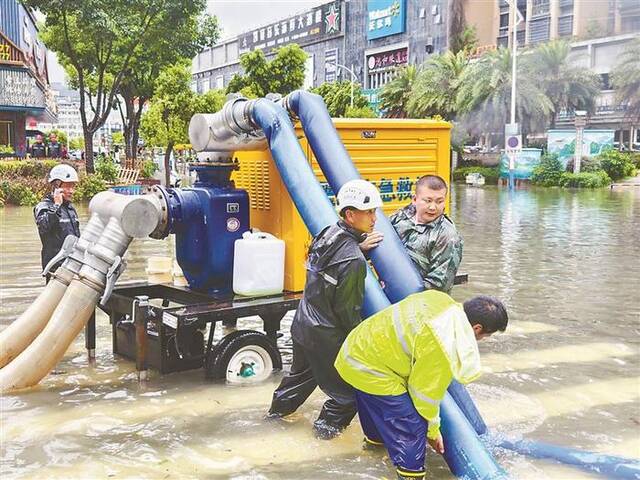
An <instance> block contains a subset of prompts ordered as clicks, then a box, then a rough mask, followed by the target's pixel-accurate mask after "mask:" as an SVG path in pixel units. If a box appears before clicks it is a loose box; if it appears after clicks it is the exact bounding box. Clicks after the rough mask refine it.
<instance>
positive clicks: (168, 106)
mask: <svg viewBox="0 0 640 480" xmlns="http://www.w3.org/2000/svg"><path fill="white" fill-rule="evenodd" d="M224 100H225V98H224V95H223V94H222V92H220V91H217V90H210V91H208V92H207V93H205V94H203V95H197V94H196V93H194V92H193V91H192V90H191V71H190V64H189V63H187V62H181V63H178V64H176V65H172V66H170V67H166V68H165V69H163V70H162V71H161V72H160V75H159V76H158V80H157V84H156V92H155V95H154V97H153V99H152V100H151V103H150V107H149V110H148V111H147V112H146V113H144V114H143V116H142V120H141V123H140V130H141V134H142V136H143V138H144V139H145V141H146V143H148V144H150V145H156V146H164V147H165V154H164V171H165V181H166V184H167V185H168V184H169V172H170V168H169V158H170V156H171V152H172V150H173V147H174V145H176V144H179V143H189V133H188V129H189V121H190V120H191V117H192V116H193V114H194V113H198V112H201V113H203V112H204V113H210V112H216V111H218V110H220V109H221V108H222V105H223V104H224Z"/></svg>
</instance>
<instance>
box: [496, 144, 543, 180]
mask: <svg viewBox="0 0 640 480" xmlns="http://www.w3.org/2000/svg"><path fill="white" fill-rule="evenodd" d="M541 156H542V150H540V149H539V148H523V149H522V150H521V151H520V152H518V154H517V155H516V165H515V171H514V178H517V179H526V180H528V179H530V178H531V174H532V173H533V169H534V168H535V167H537V166H538V165H540V158H541ZM508 176H509V157H508V156H507V155H506V154H505V153H504V152H502V155H501V157H500V177H502V178H506V177H508Z"/></svg>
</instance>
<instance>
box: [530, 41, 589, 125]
mask: <svg viewBox="0 0 640 480" xmlns="http://www.w3.org/2000/svg"><path fill="white" fill-rule="evenodd" d="M570 52H571V46H570V45H569V42H566V41H564V40H554V41H551V42H547V43H543V44H541V45H539V46H538V47H536V49H535V50H534V51H533V52H531V54H530V56H529V58H527V62H526V66H527V67H528V70H529V71H530V73H532V74H533V75H534V77H536V78H538V82H539V85H540V88H541V89H542V91H543V92H544V93H545V95H546V96H547V97H548V98H549V100H550V101H551V104H552V105H553V114H552V115H551V117H550V118H551V125H550V127H551V128H555V124H556V122H555V117H556V115H557V114H558V113H560V112H561V111H562V110H568V111H572V110H587V111H590V112H592V111H593V110H594V108H595V99H596V97H597V96H598V94H599V93H600V87H601V84H600V77H599V76H598V75H596V74H595V73H593V72H591V71H590V70H589V69H588V68H580V67H577V66H575V65H572V64H571V63H570V62H569V61H568V56H569V53H570ZM518 81H520V77H518Z"/></svg>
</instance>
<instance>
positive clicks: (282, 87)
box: [227, 44, 307, 97]
mask: <svg viewBox="0 0 640 480" xmlns="http://www.w3.org/2000/svg"><path fill="white" fill-rule="evenodd" d="M306 61H307V53H306V52H305V51H304V50H303V49H302V48H300V46H298V45H296V44H291V45H287V46H284V47H280V48H278V49H276V50H275V56H274V57H273V59H271V60H267V57H266V56H265V54H264V52H263V51H262V50H254V51H253V52H249V53H245V54H244V55H242V56H241V57H240V65H241V66H242V68H243V70H244V73H243V74H236V75H234V77H233V78H232V79H231V81H230V82H229V85H228V86H227V93H236V92H241V93H243V94H245V95H247V96H249V97H264V96H265V95H267V94H268V93H280V94H282V95H286V94H288V93H291V92H292V91H294V90H297V89H299V88H302V84H303V83H304V75H305V63H306Z"/></svg>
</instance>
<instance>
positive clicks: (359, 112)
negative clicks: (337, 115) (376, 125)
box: [344, 106, 378, 118]
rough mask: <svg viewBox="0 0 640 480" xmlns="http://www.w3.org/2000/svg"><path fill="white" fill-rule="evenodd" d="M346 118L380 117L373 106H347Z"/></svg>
mask: <svg viewBox="0 0 640 480" xmlns="http://www.w3.org/2000/svg"><path fill="white" fill-rule="evenodd" d="M344 116H345V118H378V116H377V115H376V112H374V111H373V110H372V109H371V107H369V106H366V107H353V108H351V107H347V110H346V111H345V112H344Z"/></svg>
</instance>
